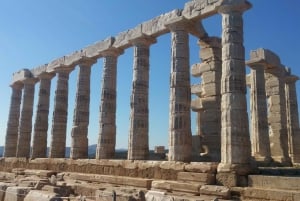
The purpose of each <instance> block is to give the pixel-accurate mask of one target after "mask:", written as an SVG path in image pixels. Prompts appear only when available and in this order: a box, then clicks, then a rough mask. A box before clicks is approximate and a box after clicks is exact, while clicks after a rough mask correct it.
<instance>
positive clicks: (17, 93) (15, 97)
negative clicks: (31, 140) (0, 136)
mask: <svg viewBox="0 0 300 201" xmlns="http://www.w3.org/2000/svg"><path fill="white" fill-rule="evenodd" d="M10 87H11V89H12V95H11V99H10V108H9V116H8V122H7V129H6V139H5V147H4V153H3V156H4V157H15V156H16V153H17V142H18V127H19V118H20V106H21V99H22V88H23V84H22V83H19V82H17V83H14V84H12V85H11V86H10Z"/></svg>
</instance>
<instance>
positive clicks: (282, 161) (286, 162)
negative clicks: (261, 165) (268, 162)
mask: <svg viewBox="0 0 300 201" xmlns="http://www.w3.org/2000/svg"><path fill="white" fill-rule="evenodd" d="M272 158H273V164H275V165H277V166H285V167H291V166H292V161H291V158H290V157H282V156H273V157H272Z"/></svg>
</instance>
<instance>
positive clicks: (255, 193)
mask: <svg viewBox="0 0 300 201" xmlns="http://www.w3.org/2000/svg"><path fill="white" fill-rule="evenodd" d="M242 200H244V201H261V200H272V201H287V200H288V201H299V200H300V191H297V190H295V191H291V190H280V189H263V188H253V187H247V188H244V190H243V192H242Z"/></svg>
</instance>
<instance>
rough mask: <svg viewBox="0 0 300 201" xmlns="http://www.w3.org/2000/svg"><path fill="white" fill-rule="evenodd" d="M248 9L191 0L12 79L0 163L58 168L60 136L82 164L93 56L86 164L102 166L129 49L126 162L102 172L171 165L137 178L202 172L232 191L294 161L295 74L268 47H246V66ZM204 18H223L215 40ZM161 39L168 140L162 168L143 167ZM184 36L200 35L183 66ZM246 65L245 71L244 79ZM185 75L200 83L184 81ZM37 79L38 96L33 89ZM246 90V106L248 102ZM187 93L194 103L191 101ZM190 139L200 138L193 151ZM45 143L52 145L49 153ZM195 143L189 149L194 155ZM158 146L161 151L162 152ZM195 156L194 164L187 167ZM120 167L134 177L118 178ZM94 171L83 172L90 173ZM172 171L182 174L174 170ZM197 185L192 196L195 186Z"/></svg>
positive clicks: (297, 140) (299, 141)
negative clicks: (166, 71)
mask: <svg viewBox="0 0 300 201" xmlns="http://www.w3.org/2000/svg"><path fill="white" fill-rule="evenodd" d="M250 8H251V4H250V3H249V2H248V1H246V0H235V1H230V0H193V1H189V2H187V3H186V4H185V6H184V8H183V9H182V10H173V11H171V12H169V13H165V14H163V15H160V16H158V17H155V18H153V19H151V20H149V21H146V22H143V23H142V24H140V25H138V26H136V27H135V28H133V29H130V30H127V31H125V32H121V33H120V34H119V35H117V36H111V37H109V38H107V39H104V40H102V41H99V42H97V43H95V44H92V45H90V46H87V47H84V48H83V49H81V50H78V51H75V52H73V53H71V54H69V55H65V56H62V57H61V58H57V59H56V60H53V61H50V62H49V63H48V64H47V65H42V66H39V67H36V68H32V69H22V70H20V71H18V72H16V73H14V74H13V79H12V83H11V88H12V95H11V103H10V112H9V117H8V123H7V132H6V144H5V150H4V158H5V159H6V160H7V161H8V160H9V159H8V158H17V159H16V160H18V158H23V159H24V158H25V160H26V159H35V160H32V161H36V163H41V164H44V166H43V167H46V166H47V168H54V169H55V168H56V170H57V167H56V166H54V165H53V164H55V163H56V162H53V160H55V159H57V160H56V161H57V163H59V161H61V160H60V159H59V158H65V149H66V139H67V137H68V136H71V140H70V141H71V155H70V158H71V159H70V160H69V161H71V162H69V164H72V163H73V162H74V161H76V160H73V159H87V158H88V144H89V142H88V135H89V132H88V125H89V123H90V120H89V104H90V88H91V86H90V77H91V68H92V67H93V64H95V63H96V62H97V60H98V59H100V58H103V61H104V62H103V75H102V89H101V99H100V100H99V108H100V110H99V113H100V115H99V116H100V118H99V120H98V121H97V123H99V132H98V134H99V135H98V144H97V151H96V157H95V159H94V160H92V162H91V161H89V163H90V162H91V163H92V164H91V167H94V166H97V165H99V166H101V167H102V165H103V164H104V166H105V165H106V164H105V163H106V162H107V161H108V160H109V159H114V157H115V145H116V136H117V135H116V134H117V133H116V132H117V131H116V127H117V125H116V110H117V105H116V97H117V94H118V91H117V69H118V57H119V56H120V55H121V54H123V52H124V51H125V50H126V49H128V48H131V47H132V48H133V50H134V54H133V56H132V59H133V68H132V74H133V80H132V89H131V97H130V100H131V101H130V105H129V106H128V107H130V119H129V121H130V129H129V133H128V136H129V137H128V138H129V142H128V154H127V158H126V159H127V160H128V161H129V162H128V161H127V160H124V161H125V162H124V161H123V162H116V161H113V160H112V161H110V162H109V165H107V166H109V168H111V169H109V168H108V169H109V171H108V169H105V168H102V169H101V171H102V173H104V174H115V175H119V176H131V177H139V176H141V175H143V173H141V172H139V173H134V174H133V173H132V172H133V171H135V170H140V169H139V168H141V169H143V168H144V169H147V168H150V166H151V168H154V167H155V168H158V167H159V169H160V170H162V172H163V169H164V167H165V166H164V164H172V165H174V167H171V166H172V165H169V166H168V168H170V169H172V170H173V169H174V172H175V173H176V174H175V173H174V172H173V173H174V175H173V173H172V174H169V175H168V176H166V177H164V175H163V173H155V174H154V173H153V172H152V173H148V172H147V174H146V175H147V176H145V175H144V176H141V177H150V179H152V177H153V178H156V179H170V180H176V179H177V180H180V178H181V179H183V178H190V180H188V181H194V180H195V179H199V178H198V177H200V176H199V175H200V174H201V173H204V172H205V174H206V173H207V174H208V173H209V174H213V177H214V179H217V182H218V184H222V185H227V186H238V185H245V182H244V183H243V181H245V180H243V179H245V178H247V176H248V174H250V173H251V172H253V170H256V165H268V166H276V165H280V166H292V165H293V164H299V163H300V129H299V114H298V103H297V94H296V93H297V90H296V85H295V83H296V81H297V80H298V79H299V78H298V77H297V76H296V75H293V74H292V72H291V70H290V69H289V68H288V67H286V66H284V65H283V64H282V63H281V61H280V58H279V56H278V55H276V53H274V52H272V51H271V50H268V49H263V48H260V49H257V50H253V51H251V53H250V59H249V61H245V54H246V53H245V48H244V44H243V41H244V34H243V33H244V32H243V13H244V12H246V11H247V10H248V9H250ZM212 15H221V17H222V35H221V36H219V37H216V36H210V35H209V33H207V32H206V30H205V27H203V25H202V23H201V20H202V19H204V18H208V17H210V16H212ZM167 33H170V36H171V44H170V47H171V58H170V65H171V70H170V77H167V78H166V79H170V86H169V94H170V96H169V133H166V135H168V137H169V144H168V148H167V149H168V153H167V157H168V158H167V160H169V163H163V162H162V163H159V165H157V163H156V162H153V161H146V160H149V155H150V150H149V126H150V125H151V122H149V71H150V68H151V65H150V54H151V51H150V47H151V45H152V44H154V43H156V42H157V40H156V38H158V37H159V36H161V35H164V34H167ZM190 35H193V36H196V37H197V38H198V39H199V41H198V45H199V53H200V54H199V55H200V58H199V61H200V62H199V63H197V64H190V63H189V57H190V52H189V36H190ZM248 67H249V71H250V73H249V74H248V75H247V74H246V72H247V71H246V70H247V68H248ZM75 68H79V71H78V78H77V91H76V101H75V105H74V106H68V85H69V75H70V73H71V72H72V71H73V70H74V69H75ZM191 76H194V77H198V78H200V79H201V81H199V83H198V84H196V85H191V82H190V78H191ZM54 77H56V78H57V84H56V89H55V95H54V97H50V89H51V82H52V81H51V80H52V78H54ZM200 79H199V80H200ZM37 83H39V91H38V92H35V91H34V88H35V87H34V86H35V84H37ZM247 87H248V88H249V97H250V99H249V100H247V96H246V94H247ZM34 93H38V100H37V105H36V107H37V110H36V115H35V116H36V119H35V120H33V119H32V116H33V107H34V105H33V103H34V101H33V100H34ZM192 94H194V95H196V98H194V99H192V98H191V97H192V96H191V95H192ZM51 100H54V111H52V112H53V119H52V124H51V125H48V122H49V120H48V114H49V112H50V111H49V102H50V101H51ZM247 102H249V105H250V109H249V110H248V109H247ZM68 107H73V108H74V116H73V123H72V131H71V134H70V135H69V134H67V133H66V128H67V117H68V112H67V111H68V110H67V109H68ZM191 112H196V113H197V133H196V135H195V136H192V132H191V121H194V119H191ZM32 122H34V127H33V128H32V126H31V125H32ZM48 131H49V133H51V142H47V133H48ZM195 139H197V140H199V143H198V144H197V145H195V142H194V141H195ZM47 144H50V149H49V153H47ZM193 146H197V147H196V149H194V148H195V147H193ZM161 150H163V151H160V152H164V148H163V149H162V148H161ZM193 150H194V153H193ZM195 150H196V153H195ZM160 154H161V153H160ZM195 157H196V161H197V162H199V163H196V162H195V161H193V160H194V159H195ZM52 159H53V160H52ZM104 159H105V160H104ZM39 160H41V161H42V162H38V161H39ZM102 161H104V162H102ZM105 161H106V162H105ZM143 161H145V162H143ZM204 161H205V162H207V163H204ZM177 162H180V163H177ZM201 162H202V163H201ZM8 163H9V162H8ZM28 163H29V165H28V167H31V166H30V164H31V162H28ZM33 163H34V162H33ZM64 163H65V162H64ZM74 163H76V162H74ZM78 163H80V164H78V170H81V171H82V169H80V168H82V167H85V165H86V164H84V163H83V164H82V163H81V162H80V160H79V162H78ZM127 163H130V165H128V164H127ZM20 164H21V163H20ZM149 164H151V165H149ZM182 164H184V165H182ZM24 166H26V165H24ZM32 166H33V165H32ZM75 166H76V165H74V166H72V167H73V168H74V169H72V171H76V170H77V169H76V168H75ZM76 167H77V166H76ZM116 167H118V168H119V169H116ZM62 168H66V169H67V167H62ZM120 168H121V169H122V168H124V169H126V168H127V169H131V170H132V171H124V172H125V173H124V172H123V173H120V172H121V170H120ZM151 168H150V169H151ZM176 168H178V169H176ZM205 168H206V169H205ZM96 169H97V168H95V169H93V168H91V170H88V171H89V173H98V172H97V171H96ZM203 169H205V170H203ZM207 169H209V170H207ZM86 170H87V169H86ZM177 170H180V172H179V173H178V174H177V172H176V171H177ZM99 171H100V170H99ZM101 171H100V172H101ZM145 171H149V169H147V170H145ZM202 171H203V172H202ZM187 172H188V174H187ZM191 172H192V173H191ZM159 174H161V175H159ZM191 174H193V175H191ZM149 175H150V176H149ZM151 175H152V176H151ZM158 175H159V176H158ZM195 175H196V176H195ZM74 177H76V176H74ZM194 177H195V178H194ZM93 178H94V177H93ZM201 178H202V177H201ZM205 178H206V181H210V182H208V183H214V182H211V181H212V180H209V178H211V177H210V176H207V175H206V176H205ZM108 180H109V179H108V178H107V181H108ZM183 180H184V181H185V182H186V180H185V179H183ZM128 181H129V180H128ZM130 181H131V180H130ZM161 185H162V184H161V183H159V181H157V182H156V183H155V182H152V187H153V186H154V189H159V188H162V187H161ZM172 185H174V186H175V187H174V186H173V187H174V188H179V189H180V188H181V187H182V186H184V184H182V185H181V184H180V185H181V187H178V186H176V185H177V183H176V185H175V184H172ZM182 188H183V187H182ZM192 188H194V186H189V189H192ZM195 188H196V189H197V190H196V191H197V192H198V191H199V186H198V187H195ZM203 191H205V190H203Z"/></svg>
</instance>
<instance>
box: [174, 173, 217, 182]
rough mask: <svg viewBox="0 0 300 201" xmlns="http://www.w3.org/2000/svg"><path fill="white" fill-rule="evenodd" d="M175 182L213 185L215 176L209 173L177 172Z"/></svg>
mask: <svg viewBox="0 0 300 201" xmlns="http://www.w3.org/2000/svg"><path fill="white" fill-rule="evenodd" d="M177 180H180V181H192V182H199V183H201V184H214V183H215V182H216V176H215V174H211V173H195V172H178V174H177Z"/></svg>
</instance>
